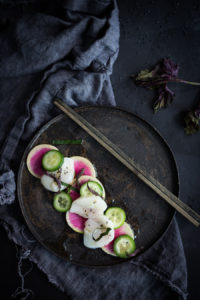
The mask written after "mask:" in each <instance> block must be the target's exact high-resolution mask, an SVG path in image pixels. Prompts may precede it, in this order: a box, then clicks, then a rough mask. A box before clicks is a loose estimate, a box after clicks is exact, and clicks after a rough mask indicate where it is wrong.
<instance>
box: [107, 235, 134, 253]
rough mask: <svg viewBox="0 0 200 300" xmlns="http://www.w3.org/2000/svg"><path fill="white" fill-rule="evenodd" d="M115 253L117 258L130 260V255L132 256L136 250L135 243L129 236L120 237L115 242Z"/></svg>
mask: <svg viewBox="0 0 200 300" xmlns="http://www.w3.org/2000/svg"><path fill="white" fill-rule="evenodd" d="M113 248H114V252H115V254H116V255H117V256H119V257H121V258H128V257H129V256H130V254H132V253H133V252H134V251H135V249H136V245H135V241H134V240H133V239H132V237H130V236H129V235H126V234H125V235H120V236H119V237H118V238H116V240H115V241H114V245H113Z"/></svg>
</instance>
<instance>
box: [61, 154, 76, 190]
mask: <svg viewBox="0 0 200 300" xmlns="http://www.w3.org/2000/svg"><path fill="white" fill-rule="evenodd" d="M60 170H61V172H60V180H61V181H62V182H64V183H67V184H72V182H73V179H74V176H75V169H74V160H73V159H71V158H69V157H65V158H64V162H63V164H62V167H61V169H60Z"/></svg>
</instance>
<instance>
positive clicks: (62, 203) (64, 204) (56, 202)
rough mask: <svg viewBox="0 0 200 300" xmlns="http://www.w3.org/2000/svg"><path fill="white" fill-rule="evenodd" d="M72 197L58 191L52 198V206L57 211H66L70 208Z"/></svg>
mask: <svg viewBox="0 0 200 300" xmlns="http://www.w3.org/2000/svg"><path fill="white" fill-rule="evenodd" d="M71 204H72V199H71V197H70V195H69V194H67V193H65V192H60V193H59V194H56V195H55V196H54V198H53V207H54V208H55V209H56V210H57V211H59V212H66V211H68V210H69V209H70V207H71Z"/></svg>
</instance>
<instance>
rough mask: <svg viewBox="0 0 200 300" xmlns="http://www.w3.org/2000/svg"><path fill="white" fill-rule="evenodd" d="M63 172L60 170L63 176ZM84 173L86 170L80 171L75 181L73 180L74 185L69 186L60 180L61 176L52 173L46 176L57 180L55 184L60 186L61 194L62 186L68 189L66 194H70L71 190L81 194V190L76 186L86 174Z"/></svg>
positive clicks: (47, 173)
mask: <svg viewBox="0 0 200 300" xmlns="http://www.w3.org/2000/svg"><path fill="white" fill-rule="evenodd" d="M61 171H62V169H61V168H60V169H59V173H60V174H61ZM84 171H85V168H82V169H81V170H80V172H78V174H76V176H75V178H74V180H73V183H72V184H68V183H65V182H63V181H61V180H60V176H58V177H57V176H56V175H54V174H51V173H50V172H48V171H47V172H46V175H47V176H49V177H51V178H53V179H54V180H55V182H56V183H57V185H58V189H59V192H60V189H61V184H62V185H64V186H65V187H66V192H67V193H70V191H71V190H73V191H75V192H77V193H79V189H77V188H76V187H75V186H74V185H76V184H77V183H78V179H79V178H80V177H81V176H82V175H83V174H84Z"/></svg>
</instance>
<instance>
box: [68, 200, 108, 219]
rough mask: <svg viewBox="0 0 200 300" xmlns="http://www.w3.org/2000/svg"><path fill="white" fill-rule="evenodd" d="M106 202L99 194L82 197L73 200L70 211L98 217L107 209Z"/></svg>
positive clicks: (80, 214) (83, 215) (85, 216)
mask: <svg viewBox="0 0 200 300" xmlns="http://www.w3.org/2000/svg"><path fill="white" fill-rule="evenodd" d="M106 208H107V204H106V202H105V201H104V200H103V199H102V198H101V197H99V196H89V197H80V198H78V199H76V200H74V201H73V202H72V206H71V208H70V212H72V213H75V214H78V215H79V216H81V217H84V218H96V217H97V216H99V215H102V214H103V212H104V211H105V210H106Z"/></svg>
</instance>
